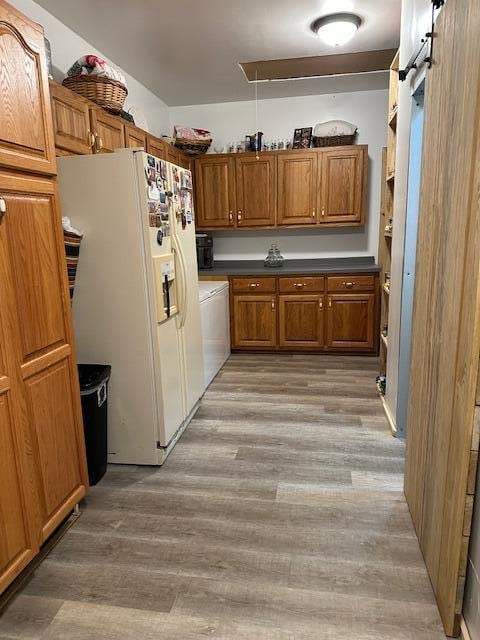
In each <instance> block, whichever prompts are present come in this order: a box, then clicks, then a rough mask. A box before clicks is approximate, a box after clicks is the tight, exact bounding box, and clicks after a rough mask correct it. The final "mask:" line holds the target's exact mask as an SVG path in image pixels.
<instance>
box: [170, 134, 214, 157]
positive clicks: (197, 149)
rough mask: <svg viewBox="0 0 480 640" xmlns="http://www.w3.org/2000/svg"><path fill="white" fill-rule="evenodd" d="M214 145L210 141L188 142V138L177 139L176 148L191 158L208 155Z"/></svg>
mask: <svg viewBox="0 0 480 640" xmlns="http://www.w3.org/2000/svg"><path fill="white" fill-rule="evenodd" d="M211 144H212V139H211V138H210V139H209V140H187V139H186V138H175V146H176V147H177V148H178V149H181V150H182V151H184V152H185V153H188V154H189V155H191V156H200V155H202V154H203V153H207V151H208V150H209V149H210V145H211Z"/></svg>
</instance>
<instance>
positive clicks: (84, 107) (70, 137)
mask: <svg viewBox="0 0 480 640" xmlns="http://www.w3.org/2000/svg"><path fill="white" fill-rule="evenodd" d="M50 97H51V103H52V118H53V130H54V134H55V147H56V150H57V155H60V154H61V155H71V154H79V155H85V154H91V153H92V148H93V145H94V143H95V139H94V136H93V133H92V131H91V129H90V109H89V105H88V102H87V101H86V100H84V99H83V98H82V97H81V96H77V95H76V94H75V93H73V91H70V90H69V89H66V88H65V87H62V85H59V84H57V83H56V82H50Z"/></svg>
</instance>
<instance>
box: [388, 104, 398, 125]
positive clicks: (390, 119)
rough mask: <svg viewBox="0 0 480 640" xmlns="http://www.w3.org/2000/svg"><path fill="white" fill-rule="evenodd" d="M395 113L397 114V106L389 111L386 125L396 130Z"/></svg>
mask: <svg viewBox="0 0 480 640" xmlns="http://www.w3.org/2000/svg"><path fill="white" fill-rule="evenodd" d="M397 114H398V107H395V108H394V109H393V110H392V111H391V112H390V115H389V116H388V126H389V127H390V128H392V129H393V130H394V131H396V129H397Z"/></svg>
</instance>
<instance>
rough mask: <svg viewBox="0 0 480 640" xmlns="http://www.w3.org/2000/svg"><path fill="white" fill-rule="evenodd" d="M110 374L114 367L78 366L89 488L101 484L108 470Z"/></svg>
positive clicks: (98, 365)
mask: <svg viewBox="0 0 480 640" xmlns="http://www.w3.org/2000/svg"><path fill="white" fill-rule="evenodd" d="M110 372H111V367H110V365H106V364H79V365H78V375H79V378H80V395H81V397H82V414H83V428H84V432H85V447H86V450H87V462H88V479H89V481H90V485H94V484H97V483H98V482H100V480H101V479H102V478H103V476H104V475H105V472H106V470H107V404H108V403H107V386H108V381H109V379H110Z"/></svg>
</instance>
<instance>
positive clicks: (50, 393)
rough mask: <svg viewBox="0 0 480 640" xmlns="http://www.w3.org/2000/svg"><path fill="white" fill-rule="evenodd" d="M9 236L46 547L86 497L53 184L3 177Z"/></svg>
mask: <svg viewBox="0 0 480 640" xmlns="http://www.w3.org/2000/svg"><path fill="white" fill-rule="evenodd" d="M0 196H1V197H2V198H3V200H4V202H5V204H6V213H5V216H4V218H3V221H2V232H3V237H4V241H5V243H6V251H7V256H8V265H7V273H8V277H9V280H10V286H11V289H12V290H13V291H14V303H13V306H12V308H11V309H10V313H11V314H13V317H15V318H17V331H18V348H17V352H16V354H15V360H16V369H17V371H18V379H19V381H20V384H21V391H22V397H23V398H24V399H25V404H26V415H27V421H28V426H29V434H28V436H29V439H30V441H31V456H32V458H33V460H32V463H31V467H32V468H33V469H35V474H36V490H37V494H38V495H37V499H38V506H39V511H40V528H41V534H40V536H41V540H45V539H46V538H47V537H48V536H49V535H50V534H51V533H52V532H53V531H54V529H55V528H56V527H57V526H58V525H59V524H60V523H61V521H62V520H63V518H64V517H65V516H66V515H67V514H68V513H69V511H70V510H71V509H72V508H73V506H74V505H75V504H76V503H78V502H79V501H80V500H81V498H82V497H83V496H84V495H85V491H86V486H87V475H86V464H85V451H84V441H83V427H82V417H81V407H80V395H79V388H78V375H77V371H76V359H75V353H74V345H73V335H72V325H71V310H70V300H69V294H68V285H67V275H66V265H65V254H64V246H63V233H62V229H61V221H60V212H59V209H58V205H57V202H58V195H57V188H56V184H55V182H54V181H53V180H50V179H43V178H37V177H24V176H21V175H18V174H0Z"/></svg>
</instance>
